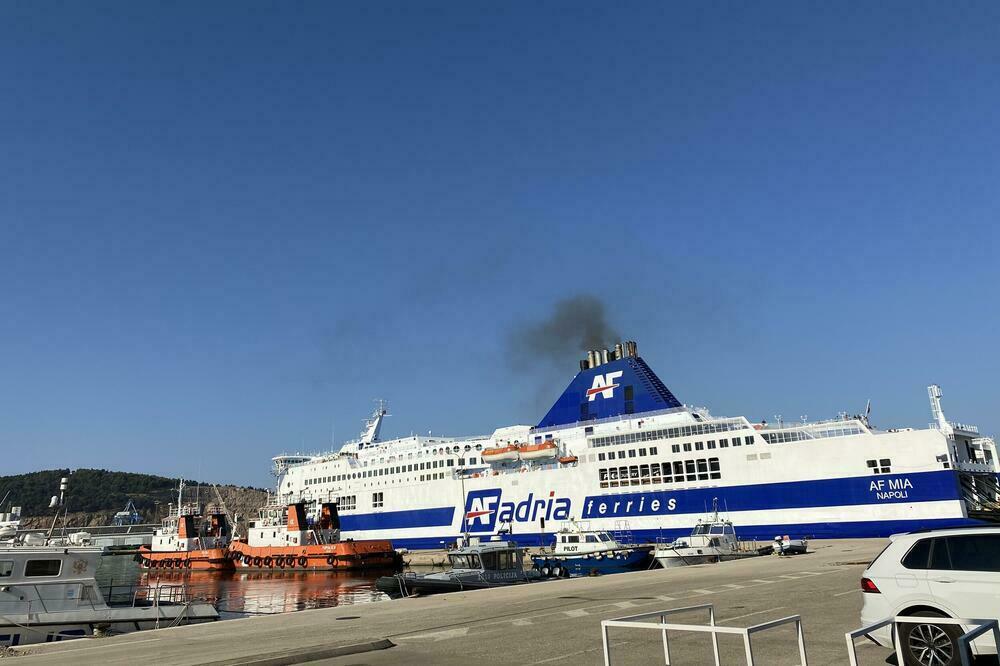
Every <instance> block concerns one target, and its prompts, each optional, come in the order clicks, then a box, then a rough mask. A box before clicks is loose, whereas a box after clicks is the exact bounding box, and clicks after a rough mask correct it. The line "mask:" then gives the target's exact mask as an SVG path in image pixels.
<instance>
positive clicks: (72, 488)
mask: <svg viewBox="0 0 1000 666" xmlns="http://www.w3.org/2000/svg"><path fill="white" fill-rule="evenodd" d="M64 476H68V477H69V490H68V491H67V493H66V507H67V508H68V509H69V511H71V512H86V513H98V512H112V513H113V512H115V511H121V510H122V509H124V508H125V505H126V504H127V503H128V501H129V500H130V499H131V500H132V501H133V502H135V506H136V508H137V509H138V510H139V511H140V513H142V514H143V515H144V516H147V517H151V516H153V515H154V512H155V510H156V503H157V502H159V503H160V504H161V505H162V507H165V506H166V505H167V504H168V503H170V502H173V503H175V504H176V502H177V479H170V478H166V477H162V476H153V475H151V474H133V473H130V472H110V471H108V470H105V469H77V470H75V471H73V473H72V474H70V470H68V469H52V470H45V471H41V472H31V473H30V474H18V475H17V476H3V477H0V498H2V497H3V495H5V494H6V493H7V492H8V491H10V495H9V497H8V503H9V504H13V505H20V506H21V507H22V515H24V516H43V515H52V510H51V509H49V508H48V507H49V499H50V498H51V497H52V496H53V495H58V494H59V479H60V478H61V477H64ZM185 483H186V484H187V485H188V486H189V487H190V489H188V488H185V491H184V499H185V501H189V500H192V499H194V492H195V491H194V487H195V486H196V485H198V482H197V481H187V480H185ZM201 485H202V489H201V499H202V501H203V502H204V501H210V500H211V499H212V497H213V495H214V492H213V491H212V489H211V486H206V485H205V484H201ZM248 490H249V489H248ZM3 508H4V509H6V508H7V505H5V506H4V507H3ZM162 510H163V509H162V508H161V511H162Z"/></svg>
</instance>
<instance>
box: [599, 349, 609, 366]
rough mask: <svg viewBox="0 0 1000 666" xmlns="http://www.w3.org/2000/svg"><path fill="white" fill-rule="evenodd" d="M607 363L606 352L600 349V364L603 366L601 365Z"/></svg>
mask: <svg viewBox="0 0 1000 666" xmlns="http://www.w3.org/2000/svg"><path fill="white" fill-rule="evenodd" d="M607 362H608V350H607V349H602V350H601V363H602V364H603V363H607Z"/></svg>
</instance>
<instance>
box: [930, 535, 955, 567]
mask: <svg viewBox="0 0 1000 666" xmlns="http://www.w3.org/2000/svg"><path fill="white" fill-rule="evenodd" d="M930 568H931V569H937V570H938V571H947V570H949V569H951V557H949V556H948V540H947V539H934V545H933V547H932V548H931V565H930Z"/></svg>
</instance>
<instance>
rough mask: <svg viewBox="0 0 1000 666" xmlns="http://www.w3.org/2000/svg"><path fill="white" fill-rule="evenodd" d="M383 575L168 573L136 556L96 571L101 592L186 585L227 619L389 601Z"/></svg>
mask: <svg viewBox="0 0 1000 666" xmlns="http://www.w3.org/2000/svg"><path fill="white" fill-rule="evenodd" d="M384 573H385V572H384V571H370V572H368V571H349V572H329V571H315V572H305V571H299V572H291V571H288V572H285V571H282V572H273V573H272V572H265V571H260V572H250V573H242V572H216V571H190V572H163V571H154V572H152V573H150V572H149V571H148V570H145V569H142V568H141V567H140V566H139V564H138V562H136V561H135V560H134V559H133V558H132V557H131V556H127V555H118V556H108V557H105V558H103V561H102V562H101V567H100V569H99V570H98V572H97V582H98V584H99V585H100V586H101V588H102V589H106V588H109V587H112V586H113V588H114V592H115V593H116V594H119V593H122V592H123V591H125V592H126V593H127V590H129V589H130V588H132V587H133V586H135V585H140V586H145V585H180V584H183V585H186V587H187V590H188V593H189V594H191V595H194V596H198V597H202V598H204V599H208V600H209V601H212V602H213V603H215V604H216V605H217V608H218V609H219V614H220V616H221V617H222V618H223V619H233V618H240V617H250V616H254V615H273V614H277V613H289V612H292V611H300V610H308V609H312V608H330V607H334V606H349V605H353V604H363V603H371V602H376V601H387V600H388V597H387V596H386V595H385V594H383V593H381V592H379V591H378V590H376V589H375V580H376V579H377V578H378V577H379V576H380V575H383V574H384Z"/></svg>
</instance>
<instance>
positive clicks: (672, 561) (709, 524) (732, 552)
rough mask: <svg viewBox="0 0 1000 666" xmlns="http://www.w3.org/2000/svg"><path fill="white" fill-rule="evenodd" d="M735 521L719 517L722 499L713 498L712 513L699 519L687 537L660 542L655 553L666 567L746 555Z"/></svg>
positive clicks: (731, 558)
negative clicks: (741, 545)
mask: <svg viewBox="0 0 1000 666" xmlns="http://www.w3.org/2000/svg"><path fill="white" fill-rule="evenodd" d="M739 546H740V542H739V539H738V538H737V537H736V529H735V528H734V527H733V524H732V522H730V521H728V520H723V519H722V518H720V517H719V502H718V500H713V502H712V517H711V518H710V519H708V520H699V521H698V524H697V525H695V526H694V529H693V530H691V534H690V535H688V536H686V537H681V538H679V539H675V540H674V541H673V542H672V543H669V544H660V545H658V546H657V547H656V550H655V551H653V557H654V558H656V561H657V562H659V563H660V565H661V566H662V567H663V568H664V569H672V568H674V567H683V566H688V565H692V564H707V563H709V562H723V561H725V560H734V559H736V558H738V557H742V556H744V553H741V552H740V548H739Z"/></svg>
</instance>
